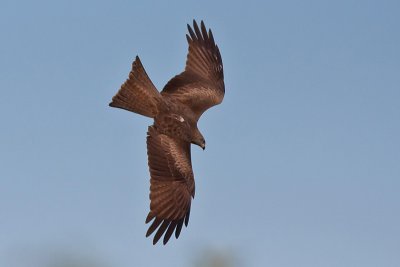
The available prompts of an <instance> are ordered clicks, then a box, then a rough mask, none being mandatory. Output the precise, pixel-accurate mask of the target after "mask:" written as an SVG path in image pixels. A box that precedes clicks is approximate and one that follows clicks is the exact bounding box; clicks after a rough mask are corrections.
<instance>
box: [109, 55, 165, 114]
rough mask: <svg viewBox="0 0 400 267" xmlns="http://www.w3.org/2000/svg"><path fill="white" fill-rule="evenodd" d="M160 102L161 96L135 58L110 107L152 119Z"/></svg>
mask: <svg viewBox="0 0 400 267" xmlns="http://www.w3.org/2000/svg"><path fill="white" fill-rule="evenodd" d="M161 102H162V97H161V94H160V93H159V92H158V91H157V89H156V87H155V86H154V84H153V83H152V82H151V80H150V78H149V76H147V73H146V71H145V70H144V68H143V65H142V63H141V62H140V59H139V57H138V56H136V59H135V61H134V62H133V63H132V70H131V72H130V73H129V77H128V79H127V80H126V81H125V83H124V84H123V85H122V86H121V88H120V89H119V91H118V93H117V94H116V95H115V96H114V97H113V98H112V101H111V103H110V107H115V108H122V109H125V110H129V111H132V112H135V113H138V114H141V115H143V116H147V117H150V118H154V117H155V116H156V115H157V113H158V107H159V105H160V103H161Z"/></svg>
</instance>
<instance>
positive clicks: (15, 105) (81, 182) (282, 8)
mask: <svg viewBox="0 0 400 267" xmlns="http://www.w3.org/2000/svg"><path fill="white" fill-rule="evenodd" d="M399 14H400V2H399V1H352V0H346V1H275V2H271V1H258V2H257V1H242V2H239V1H128V0H125V1H109V2H106V1H71V0H68V1H67V0H64V1H41V0H39V1H18V0H13V1H8V0H6V1H5V0H2V1H1V2H0V33H1V42H0V90H1V96H0V123H1V125H0V266H5V267H36V266H40V267H42V266H44V264H45V262H48V261H49V259H52V258H53V257H58V256H57V255H60V254H68V255H77V256H71V257H78V258H80V257H81V258H85V259H89V260H95V261H97V262H98V263H100V264H102V265H101V266H113V267H132V266H166V267H169V266H171V267H185V266H194V261H196V258H198V257H201V256H199V255H201V254H202V253H203V252H204V251H223V252H224V253H227V254H229V255H231V256H232V257H234V258H235V259H237V261H236V264H237V265H238V266H256V267H257V266H259V267H265V266H267V267H289V266H290V267H291V266H296V267H303V266H304V267H309V266H332V267H333V266H335V267H336V266H349V267H350V266H351V267H354V266H362V267H369V266H371V267H372V266H385V267H391V266H393V267H394V266H400V253H399V248H400V227H399V225H400V212H399V211H400V140H399V138H400V49H399V47H400V16H399ZM193 18H195V19H197V20H201V19H203V20H204V21H205V23H206V26H207V27H211V28H212V30H213V33H214V37H215V39H216V42H217V43H218V45H219V47H220V50H221V54H222V58H223V62H224V69H225V85H226V95H225V99H224V102H223V103H222V104H221V105H220V106H217V107H215V108H213V109H210V110H209V111H208V112H207V113H206V114H204V115H203V117H202V118H201V120H200V123H199V128H200V130H201V131H202V132H203V135H204V136H205V138H206V141H207V149H206V150H205V151H204V152H203V151H202V150H201V149H200V148H198V147H193V149H192V160H193V168H194V172H195V177H196V198H195V200H194V201H193V202H192V213H191V220H190V223H189V227H188V228H184V229H183V230H182V233H181V236H180V238H179V239H178V240H175V239H171V241H170V242H169V243H168V245H167V246H163V245H160V244H159V245H157V246H153V245H152V242H151V239H148V238H145V232H146V230H147V227H148V226H147V225H145V224H144V220H145V217H146V215H147V212H148V209H149V200H148V193H149V173H148V167H147V155H146V144H145V138H146V131H147V126H148V125H150V124H151V123H152V121H151V120H150V119H148V118H144V117H141V116H139V115H136V114H133V113H129V112H126V111H123V110H118V109H112V108H109V107H108V103H109V102H110V100H111V97H112V96H113V95H114V94H115V93H116V91H117V90H118V89H119V86H120V85H121V83H122V82H124V81H125V79H126V78H127V75H128V73H129V71H130V68H131V63H132V61H133V59H134V57H135V56H136V55H139V56H140V57H141V60H142V62H143V64H144V66H145V68H146V70H147V73H148V74H149V76H150V77H151V79H152V80H153V82H154V84H155V85H156V86H157V88H158V89H162V87H163V86H164V84H165V83H166V82H167V81H168V80H169V79H170V78H171V77H172V76H174V75H175V74H177V73H179V72H181V71H182V70H183V68H184V63H185V58H186V53H187V43H186V39H185V34H186V31H187V30H186V23H191V22H192V19H193Z"/></svg>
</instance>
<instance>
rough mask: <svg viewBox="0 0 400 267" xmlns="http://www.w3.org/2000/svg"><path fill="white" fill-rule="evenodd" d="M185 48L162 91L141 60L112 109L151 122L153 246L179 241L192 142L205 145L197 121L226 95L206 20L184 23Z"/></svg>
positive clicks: (188, 197) (189, 187)
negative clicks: (176, 72) (181, 67)
mask: <svg viewBox="0 0 400 267" xmlns="http://www.w3.org/2000/svg"><path fill="white" fill-rule="evenodd" d="M187 27H188V34H186V39H187V42H188V45H189V48H188V54H187V58H186V66H185V69H184V71H183V72H182V73H180V74H179V75H176V76H175V77H173V78H172V79H171V80H170V81H169V82H168V83H167V84H166V85H165V87H164V88H163V90H162V91H161V93H160V92H158V91H157V89H156V88H155V86H154V85H153V83H152V82H151V80H150V78H149V77H148V75H147V73H146V71H145V69H144V67H143V65H142V63H141V61H140V59H139V57H136V59H135V61H134V62H133V63H132V70H131V71H130V73H129V77H128V79H127V80H126V81H125V83H124V84H122V86H121V88H120V89H119V91H118V92H117V94H116V95H115V96H114V97H113V98H112V102H111V103H110V106H112V107H116V108H121V109H126V110H128V111H132V112H135V113H138V114H141V115H144V116H147V117H151V118H154V124H153V125H152V126H150V127H149V129H148V133H147V156H148V165H149V171H150V194H149V198H150V211H149V213H148V215H147V217H146V224H150V226H149V228H148V230H147V232H146V237H148V236H150V235H152V234H153V233H155V234H154V237H153V244H156V243H157V242H158V241H159V240H160V239H161V237H162V236H164V237H163V244H164V245H165V244H166V243H167V242H168V241H169V239H170V238H171V236H172V234H174V233H175V237H176V238H178V237H179V235H180V233H181V231H182V227H183V225H185V226H187V225H188V223H189V217H190V210H191V201H192V198H194V195H195V182H194V175H193V170H192V162H191V155H190V149H191V143H193V144H197V145H199V146H201V147H202V148H203V149H204V147H205V141H204V137H203V136H202V134H201V133H200V131H199V130H198V128H197V121H198V120H199V118H200V116H201V115H202V114H203V113H204V111H206V110H207V109H208V108H210V107H212V106H214V105H217V104H219V103H221V102H222V100H223V98H224V94H225V85H224V74H223V64H222V58H221V54H220V51H219V48H218V46H217V45H216V44H215V41H214V36H213V34H212V32H211V29H209V30H208V31H207V28H206V27H205V25H204V22H203V21H201V23H200V26H199V25H198V24H197V23H196V21H193V27H191V26H190V25H187Z"/></svg>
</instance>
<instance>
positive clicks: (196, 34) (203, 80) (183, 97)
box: [161, 20, 225, 120]
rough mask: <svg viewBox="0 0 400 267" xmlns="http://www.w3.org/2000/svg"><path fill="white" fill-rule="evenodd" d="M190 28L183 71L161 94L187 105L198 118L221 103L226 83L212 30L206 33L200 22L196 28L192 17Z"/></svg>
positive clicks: (202, 23)
mask: <svg viewBox="0 0 400 267" xmlns="http://www.w3.org/2000/svg"><path fill="white" fill-rule="evenodd" d="M193 28H194V30H193V29H192V28H191V27H190V26H189V25H188V30H189V35H186V38H187V41H188V43H189V52H188V55H187V60H186V67H185V71H184V72H182V73H181V74H179V75H177V76H175V77H174V78H172V79H171V80H170V81H169V82H168V83H167V84H166V85H165V87H164V89H163V91H162V92H161V94H162V95H169V96H171V97H173V98H174V99H177V100H179V101H180V102H182V103H184V104H186V105H187V106H188V107H190V108H191V109H192V110H193V112H194V113H195V114H196V117H197V120H198V119H199V117H200V116H201V114H203V112H204V111H206V110H207V109H208V108H210V107H212V106H215V105H217V104H219V103H221V102H222V99H223V98H224V94H225V85H224V70H223V65H222V58H221V54H220V52H219V48H218V46H217V45H216V44H215V42H214V37H213V34H212V32H211V29H210V30H209V31H208V32H207V29H206V27H205V25H204V22H203V21H201V24H200V28H199V26H198V25H197V23H196V21H194V20H193Z"/></svg>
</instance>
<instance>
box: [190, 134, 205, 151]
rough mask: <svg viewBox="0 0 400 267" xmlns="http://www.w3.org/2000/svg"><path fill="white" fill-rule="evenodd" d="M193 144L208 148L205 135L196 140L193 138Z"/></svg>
mask: <svg viewBox="0 0 400 267" xmlns="http://www.w3.org/2000/svg"><path fill="white" fill-rule="evenodd" d="M192 144H195V145H198V146H199V147H201V148H202V149H203V150H204V149H206V140H204V138H203V137H201V138H198V139H195V140H192Z"/></svg>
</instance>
